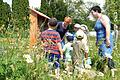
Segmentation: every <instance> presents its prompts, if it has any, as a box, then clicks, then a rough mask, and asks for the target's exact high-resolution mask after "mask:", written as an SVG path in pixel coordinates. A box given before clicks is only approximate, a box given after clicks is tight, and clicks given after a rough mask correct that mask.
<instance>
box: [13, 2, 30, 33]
mask: <svg viewBox="0 0 120 80" xmlns="http://www.w3.org/2000/svg"><path fill="white" fill-rule="evenodd" d="M12 18H13V26H14V28H15V29H23V31H24V30H25V29H27V28H28V27H29V2H28V0H12Z"/></svg>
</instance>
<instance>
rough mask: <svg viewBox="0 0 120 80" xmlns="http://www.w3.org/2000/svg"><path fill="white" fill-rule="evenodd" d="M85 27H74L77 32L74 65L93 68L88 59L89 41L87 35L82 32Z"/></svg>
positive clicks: (76, 25)
mask: <svg viewBox="0 0 120 80" xmlns="http://www.w3.org/2000/svg"><path fill="white" fill-rule="evenodd" d="M82 28H83V27H81V25H79V24H75V25H74V29H75V30H76V33H75V38H76V39H75V40H74V42H73V64H74V67H76V68H77V67H78V66H80V67H81V68H91V66H90V65H89V64H90V63H88V64H87V62H89V59H88V51H89V47H88V40H87V35H86V34H85V33H84V31H83V30H82Z"/></svg>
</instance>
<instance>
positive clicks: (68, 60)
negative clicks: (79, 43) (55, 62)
mask: <svg viewBox="0 0 120 80" xmlns="http://www.w3.org/2000/svg"><path fill="white" fill-rule="evenodd" d="M66 38H67V43H66V44H65V45H64V47H63V52H64V54H65V65H66V68H65V70H66V71H67V72H68V74H71V73H70V72H71V67H72V54H73V47H72V44H73V40H74V37H73V36H72V35H67V36H66Z"/></svg>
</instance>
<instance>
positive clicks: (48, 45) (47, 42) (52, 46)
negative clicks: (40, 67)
mask: <svg viewBox="0 0 120 80" xmlns="http://www.w3.org/2000/svg"><path fill="white" fill-rule="evenodd" d="M56 25H57V20H56V19H55V18H51V19H50V20H49V21H48V27H49V28H48V29H47V30H45V31H43V32H42V33H41V40H42V42H43V47H44V49H45V51H46V57H47V58H48V64H49V63H50V64H49V66H50V67H49V68H51V67H53V65H55V74H56V78H59V72H60V69H59V67H60V64H59V59H60V57H61V56H62V47H61V43H60V42H61V38H60V35H59V33H58V32H57V31H56V30H54V29H55V28H56Z"/></svg>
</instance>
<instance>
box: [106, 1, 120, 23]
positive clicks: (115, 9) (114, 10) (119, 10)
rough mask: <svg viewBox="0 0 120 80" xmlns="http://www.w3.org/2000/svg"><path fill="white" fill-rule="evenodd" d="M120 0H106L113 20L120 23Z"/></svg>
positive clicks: (108, 12)
mask: <svg viewBox="0 0 120 80" xmlns="http://www.w3.org/2000/svg"><path fill="white" fill-rule="evenodd" d="M119 3H120V0H106V2H105V10H106V13H107V15H108V16H109V17H110V19H111V21H112V22H113V23H115V24H117V25H120V15H119V14H120V6H119Z"/></svg>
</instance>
